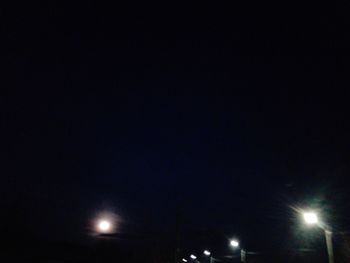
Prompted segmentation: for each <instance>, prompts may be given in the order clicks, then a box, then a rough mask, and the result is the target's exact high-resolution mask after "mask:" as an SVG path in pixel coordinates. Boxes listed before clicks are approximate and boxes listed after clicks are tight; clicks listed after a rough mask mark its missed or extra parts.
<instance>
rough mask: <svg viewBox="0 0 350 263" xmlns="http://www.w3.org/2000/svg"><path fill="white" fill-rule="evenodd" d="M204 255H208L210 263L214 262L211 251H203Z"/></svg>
mask: <svg viewBox="0 0 350 263" xmlns="http://www.w3.org/2000/svg"><path fill="white" fill-rule="evenodd" d="M203 254H204V255H206V256H207V257H209V263H211V262H212V260H213V258H212V256H211V253H210V251H209V250H204V251H203Z"/></svg>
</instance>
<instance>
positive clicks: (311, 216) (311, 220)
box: [303, 212, 318, 225]
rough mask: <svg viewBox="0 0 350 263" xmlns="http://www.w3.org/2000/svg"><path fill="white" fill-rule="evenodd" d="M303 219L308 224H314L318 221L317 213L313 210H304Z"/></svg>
mask: <svg viewBox="0 0 350 263" xmlns="http://www.w3.org/2000/svg"><path fill="white" fill-rule="evenodd" d="M303 217H304V220H305V222H306V224H308V225H314V224H317V223H318V217H317V214H316V213H314V212H305V213H303Z"/></svg>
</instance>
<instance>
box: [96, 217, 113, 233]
mask: <svg viewBox="0 0 350 263" xmlns="http://www.w3.org/2000/svg"><path fill="white" fill-rule="evenodd" d="M97 227H98V230H99V231H100V232H101V233H108V232H109V231H111V229H112V224H111V222H109V221H108V220H100V221H99V222H98V225H97Z"/></svg>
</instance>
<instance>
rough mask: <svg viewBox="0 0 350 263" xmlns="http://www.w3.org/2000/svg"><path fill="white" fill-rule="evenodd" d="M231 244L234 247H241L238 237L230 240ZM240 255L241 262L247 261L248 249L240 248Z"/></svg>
mask: <svg viewBox="0 0 350 263" xmlns="http://www.w3.org/2000/svg"><path fill="white" fill-rule="evenodd" d="M230 246H231V247H233V248H235V249H236V248H239V241H238V240H237V239H231V240H230ZM240 254H241V255H240V256H241V262H246V251H245V250H244V249H243V248H241V249H240Z"/></svg>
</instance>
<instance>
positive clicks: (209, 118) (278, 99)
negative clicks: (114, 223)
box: [0, 1, 350, 242]
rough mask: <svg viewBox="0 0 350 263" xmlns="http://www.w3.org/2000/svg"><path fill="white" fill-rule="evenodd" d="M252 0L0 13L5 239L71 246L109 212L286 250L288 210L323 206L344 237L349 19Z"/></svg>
mask: <svg viewBox="0 0 350 263" xmlns="http://www.w3.org/2000/svg"><path fill="white" fill-rule="evenodd" d="M241 2H242V3H236V4H234V5H225V4H222V3H214V2H211V3H205V2H202V3H200V4H198V5H195V4H193V5H191V4H189V3H187V4H184V5H181V4H180V3H172V4H170V3H167V4H160V3H154V4H152V3H144V4H140V3H130V5H126V4H125V5H104V4H98V5H97V4H96V3H93V2H92V1H84V2H81V3H79V4H77V3H76V4H72V3H70V4H67V5H64V4H61V3H60V1H51V3H50V4H44V5H36V4H33V3H25V4H23V5H21V6H14V5H8V6H5V7H4V9H3V15H2V22H1V24H2V39H3V40H2V42H3V48H2V51H1V53H2V59H1V60H2V64H3V66H4V67H3V70H2V72H3V73H5V74H4V77H3V78H2V85H1V86H2V91H1V93H2V96H1V98H2V99H1V159H2V165H1V183H0V190H1V192H2V193H3V194H2V195H3V198H1V199H2V200H1V203H2V204H3V205H2V206H3V207H4V210H3V212H4V217H3V218H5V220H7V221H5V222H7V223H6V224H7V225H8V226H9V229H11V226H12V225H11V224H13V225H16V227H13V229H17V230H18V229H21V231H24V232H25V233H27V232H28V233H31V235H33V236H36V237H37V238H45V239H68V240H73V239H76V238H83V237H84V236H85V235H87V232H88V231H87V228H88V226H89V220H91V219H92V218H94V217H95V215H96V214H97V213H99V212H100V211H107V210H108V211H110V210H111V211H114V212H116V213H118V214H119V215H120V217H121V218H122V219H123V224H122V227H121V229H124V231H133V232H138V231H141V229H142V231H151V232H162V231H164V232H167V231H168V232H171V231H173V230H174V226H175V225H176V223H175V222H176V221H179V222H181V223H179V224H180V225H181V227H182V228H183V229H188V231H192V230H193V231H194V229H205V230H208V229H211V230H212V229H214V230H215V231H216V232H219V233H222V235H227V236H230V235H233V234H235V235H238V236H241V238H242V239H243V240H244V239H246V242H252V241H251V240H253V239H256V236H260V237H261V236H262V235H263V234H266V233H272V234H273V235H274V236H277V237H278V238H284V240H285V239H292V238H293V237H292V236H288V234H287V233H289V232H285V233H284V232H283V231H285V230H288V226H289V225H290V224H291V221H293V219H292V216H293V213H292V212H291V211H290V210H291V209H290V207H289V206H290V205H310V206H317V207H321V208H322V209H324V211H326V214H327V213H328V214H332V218H331V219H332V220H333V221H334V222H335V224H337V225H339V227H340V226H341V224H342V223H344V222H345V221H346V220H345V219H346V210H347V209H348V208H349V207H348V206H349V205H348V204H349V202H348V201H349V194H348V190H349V188H348V173H349V165H350V162H349V157H350V155H349V154H350V150H349V146H350V139H349V132H350V127H349V117H348V112H349V98H350V97H349V90H348V86H349V85H348V84H349V82H348V76H347V75H348V74H347V73H348V54H349V53H348V46H349V36H348V25H349V19H348V17H347V14H348V7H347V6H345V5H344V6H342V5H339V6H338V7H337V9H336V10H335V9H334V8H333V7H332V8H330V7H329V6H326V5H324V4H322V3H317V5H311V4H310V5H309V6H307V5H305V3H303V4H302V5H301V4H300V5H299V4H297V3H290V4H287V3H283V4H276V3H266V2H261V3H252V2H250V3H247V4H245V3H243V2H244V1H241ZM176 218H180V219H178V220H177V219H176ZM126 229H127V230H126ZM271 231H272V232H271ZM261 239H263V238H261Z"/></svg>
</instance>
